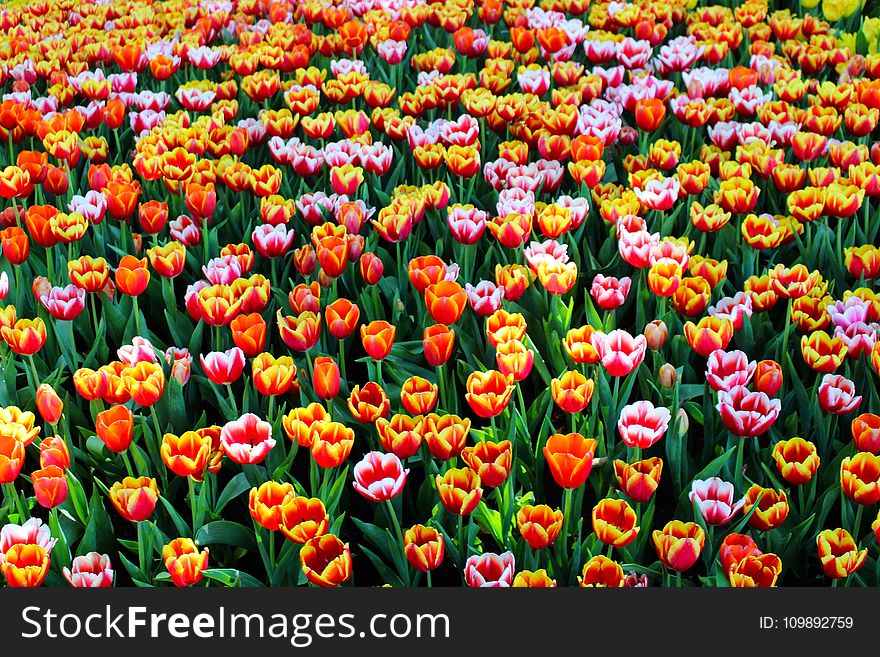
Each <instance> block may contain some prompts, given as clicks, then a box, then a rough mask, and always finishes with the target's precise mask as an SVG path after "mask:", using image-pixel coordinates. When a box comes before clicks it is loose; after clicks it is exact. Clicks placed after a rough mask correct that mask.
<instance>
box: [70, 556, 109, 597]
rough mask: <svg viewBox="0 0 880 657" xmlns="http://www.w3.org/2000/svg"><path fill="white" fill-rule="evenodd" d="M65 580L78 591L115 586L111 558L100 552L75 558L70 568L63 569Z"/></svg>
mask: <svg viewBox="0 0 880 657" xmlns="http://www.w3.org/2000/svg"><path fill="white" fill-rule="evenodd" d="M61 573H62V574H63V575H64V579H66V580H67V582H68V583H69V584H70V585H71V586H72V587H74V588H77V589H98V588H108V587H111V586H113V576H114V574H115V573H114V572H113V568H112V567H111V564H110V557H109V556H107V555H106V554H100V553H98V552H87V553H86V554H84V555H82V556H79V557H74V559H73V563H72V564H71V566H70V568H68V567H67V566H65V567H64V568H62V569H61Z"/></svg>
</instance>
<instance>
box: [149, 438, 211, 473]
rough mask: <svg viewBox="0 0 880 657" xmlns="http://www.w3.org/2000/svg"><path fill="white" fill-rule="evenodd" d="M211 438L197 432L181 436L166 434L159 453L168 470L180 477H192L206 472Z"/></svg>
mask: <svg viewBox="0 0 880 657" xmlns="http://www.w3.org/2000/svg"><path fill="white" fill-rule="evenodd" d="M211 446H212V445H211V438H210V437H209V436H205V435H202V434H200V433H198V432H196V431H185V432H184V433H182V434H181V435H180V436H176V435H174V434H172V433H166V434H165V435H164V436H163V437H162V445H161V446H160V447H159V453H160V454H161V456H162V461H163V462H164V463H165V465H166V466H167V468H168V469H169V470H171V471H172V472H173V473H174V474H176V475H178V476H179V477H190V476H192V475H198V474H201V473H202V472H204V471H205V468H206V467H207V466H208V459H209V457H210V456H211Z"/></svg>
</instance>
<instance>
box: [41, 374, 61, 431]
mask: <svg viewBox="0 0 880 657" xmlns="http://www.w3.org/2000/svg"><path fill="white" fill-rule="evenodd" d="M37 411H39V413H40V417H42V418H43V421H44V422H47V423H48V424H57V423H58V420H60V419H61V413H62V412H63V411H64V403H63V402H62V401H61V398H60V397H59V396H58V393H56V392H55V389H54V388H53V387H52V386H50V385H49V384H48V383H41V384H40V385H39V387H38V388H37Z"/></svg>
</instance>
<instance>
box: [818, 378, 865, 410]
mask: <svg viewBox="0 0 880 657" xmlns="http://www.w3.org/2000/svg"><path fill="white" fill-rule="evenodd" d="M855 391H856V386H855V383H853V382H852V381H850V380H849V379H847V378H846V377H844V376H841V375H840V374H826V375H825V376H823V377H822V383H820V384H819V407H820V408H821V409H822V410H823V411H825V412H826V413H833V414H834V415H846V414H847V413H851V412H853V411H854V410H855V409H856V407H858V405H859V404H860V403H861V401H862V397H861V395H859V396H856V394H855Z"/></svg>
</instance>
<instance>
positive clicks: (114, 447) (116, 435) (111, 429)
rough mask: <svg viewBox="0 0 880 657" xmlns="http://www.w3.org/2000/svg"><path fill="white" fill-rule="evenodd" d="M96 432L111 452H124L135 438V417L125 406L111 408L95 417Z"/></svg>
mask: <svg viewBox="0 0 880 657" xmlns="http://www.w3.org/2000/svg"><path fill="white" fill-rule="evenodd" d="M95 432H96V433H97V434H98V438H100V439H101V442H103V443H104V445H105V446H106V447H107V449H109V450H110V451H111V452H116V453H117V454H118V453H120V452H124V451H125V450H127V449H128V448H129V447H130V446H131V441H132V438H133V436H134V415H133V414H132V412H131V411H130V410H128V408H126V407H125V406H121V405H116V406H111V407H110V408H108V409H107V410H106V411H101V412H100V413H98V415H97V416H96V417H95Z"/></svg>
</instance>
